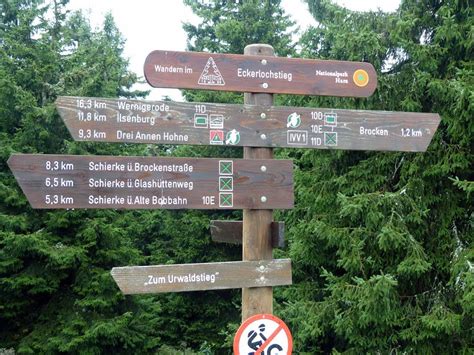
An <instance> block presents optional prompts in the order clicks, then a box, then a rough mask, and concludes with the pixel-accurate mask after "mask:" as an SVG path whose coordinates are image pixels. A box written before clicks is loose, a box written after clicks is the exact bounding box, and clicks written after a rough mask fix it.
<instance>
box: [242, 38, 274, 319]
mask: <svg viewBox="0 0 474 355" xmlns="http://www.w3.org/2000/svg"><path fill="white" fill-rule="evenodd" d="M244 54H246V55H264V56H273V55H274V50H273V47H272V46H269V45H266V44H251V45H248V46H247V47H245V49H244ZM262 65H263V64H262ZM263 85H265V84H263ZM244 103H245V104H247V105H258V106H271V105H273V95H272V94H265V93H259V94H254V93H245V94H244ZM255 119H264V117H257V118H255ZM272 158H273V149H272V148H251V147H244V159H272ZM272 221H273V210H248V209H245V210H244V214H243V227H242V228H243V230H242V259H243V260H244V261H246V260H250V261H254V260H268V259H272V258H273V255H272V239H271V230H270V226H271V222H272ZM259 313H269V314H271V313H273V289H272V287H256V288H243V289H242V320H243V321H244V320H246V319H247V318H249V317H251V316H253V315H255V314H259Z"/></svg>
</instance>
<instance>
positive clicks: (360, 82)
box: [352, 69, 369, 87]
mask: <svg viewBox="0 0 474 355" xmlns="http://www.w3.org/2000/svg"><path fill="white" fill-rule="evenodd" d="M352 80H354V84H356V85H357V86H360V87H364V86H366V85H367V84H368V83H369V74H367V72H366V71H365V70H363V69H357V70H356V71H355V72H354V75H353V76H352Z"/></svg>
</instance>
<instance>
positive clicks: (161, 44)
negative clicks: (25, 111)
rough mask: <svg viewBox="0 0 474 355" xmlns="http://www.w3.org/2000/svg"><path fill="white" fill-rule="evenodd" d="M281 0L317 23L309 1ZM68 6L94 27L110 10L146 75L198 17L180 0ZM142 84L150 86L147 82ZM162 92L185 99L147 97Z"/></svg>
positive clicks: (368, 2) (182, 41)
mask: <svg viewBox="0 0 474 355" xmlns="http://www.w3.org/2000/svg"><path fill="white" fill-rule="evenodd" d="M335 2H337V3H339V4H341V5H344V6H346V7H348V8H350V9H352V10H359V11H367V10H376V9H378V8H380V9H381V10H383V11H394V10H396V8H397V7H398V5H399V3H400V0H385V1H380V0H363V1H361V0H336V1H335ZM282 4H283V7H284V8H285V10H286V12H287V13H288V14H289V15H290V16H291V17H292V18H293V20H294V21H295V22H296V23H297V25H298V26H299V27H300V28H301V30H304V29H305V28H307V27H308V26H309V25H312V24H314V23H315V22H314V19H313V18H312V16H311V15H310V14H309V12H308V10H307V8H308V7H307V5H306V3H305V2H303V1H302V0H282ZM68 8H69V9H71V10H76V9H82V10H87V11H89V14H90V15H89V19H90V21H91V24H92V26H93V27H97V26H100V25H101V24H102V21H103V18H104V14H105V13H107V12H109V11H110V12H111V13H112V15H113V17H114V19H115V22H116V23H117V26H118V28H119V30H120V32H121V33H122V34H123V36H124V37H125V39H126V44H125V56H126V57H127V58H129V59H130V69H131V70H132V71H134V72H136V73H137V74H138V75H140V76H143V64H144V62H145V58H146V56H147V55H148V53H150V52H151V51H153V50H156V49H160V50H175V51H183V50H185V48H186V33H185V32H184V30H183V28H182V23H183V22H191V23H197V21H199V19H198V18H197V17H195V16H194V14H193V13H192V11H191V10H190V9H189V8H188V7H187V6H184V4H183V3H182V1H181V0H133V1H117V0H115V1H114V0H100V1H98V0H71V1H70V2H69V6H68ZM141 88H144V89H146V90H148V89H151V88H150V87H149V86H148V85H145V86H143V87H141ZM163 95H168V96H170V97H171V98H172V99H173V100H175V101H182V97H181V94H180V92H179V90H177V89H155V88H153V89H151V93H150V95H149V97H148V98H149V99H156V100H161V98H162V96H163Z"/></svg>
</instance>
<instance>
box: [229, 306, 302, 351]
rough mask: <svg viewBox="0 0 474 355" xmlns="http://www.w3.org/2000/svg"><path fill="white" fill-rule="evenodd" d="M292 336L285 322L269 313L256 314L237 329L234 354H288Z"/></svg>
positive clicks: (291, 347) (290, 348)
mask: <svg viewBox="0 0 474 355" xmlns="http://www.w3.org/2000/svg"><path fill="white" fill-rule="evenodd" d="M292 349H293V338H292V337H291V333H290V330H289V329H288V327H287V326H286V324H285V323H284V322H283V321H282V320H281V319H280V318H278V317H275V316H274V315H271V314H256V315H254V316H252V317H250V318H248V319H247V320H246V321H245V322H244V323H242V325H241V326H240V327H239V329H238V330H237V334H236V335H235V338H234V354H235V355H277V354H278V355H290V354H291V353H292Z"/></svg>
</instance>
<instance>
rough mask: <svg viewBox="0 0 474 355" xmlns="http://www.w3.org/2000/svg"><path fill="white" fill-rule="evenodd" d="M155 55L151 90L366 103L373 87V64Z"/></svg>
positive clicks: (149, 73)
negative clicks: (339, 98) (323, 97)
mask: <svg viewBox="0 0 474 355" xmlns="http://www.w3.org/2000/svg"><path fill="white" fill-rule="evenodd" d="M245 54H246V55H239V54H218V53H202V52H172V51H153V52H151V53H150V54H149V55H148V57H147V58H146V60H145V68H144V71H145V78H146V80H147V81H148V83H149V84H150V85H151V86H153V87H160V88H180V89H201V90H223V91H240V92H251V93H260V92H263V93H282V94H300V95H331V96H353V97H367V96H370V95H372V94H373V92H374V90H375V88H376V87H377V74H376V72H375V69H374V67H373V66H372V64H369V63H365V62H346V61H337V60H315V59H295V58H278V57H275V56H273V55H272V54H269V53H257V54H256V55H250V54H249V53H245Z"/></svg>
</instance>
